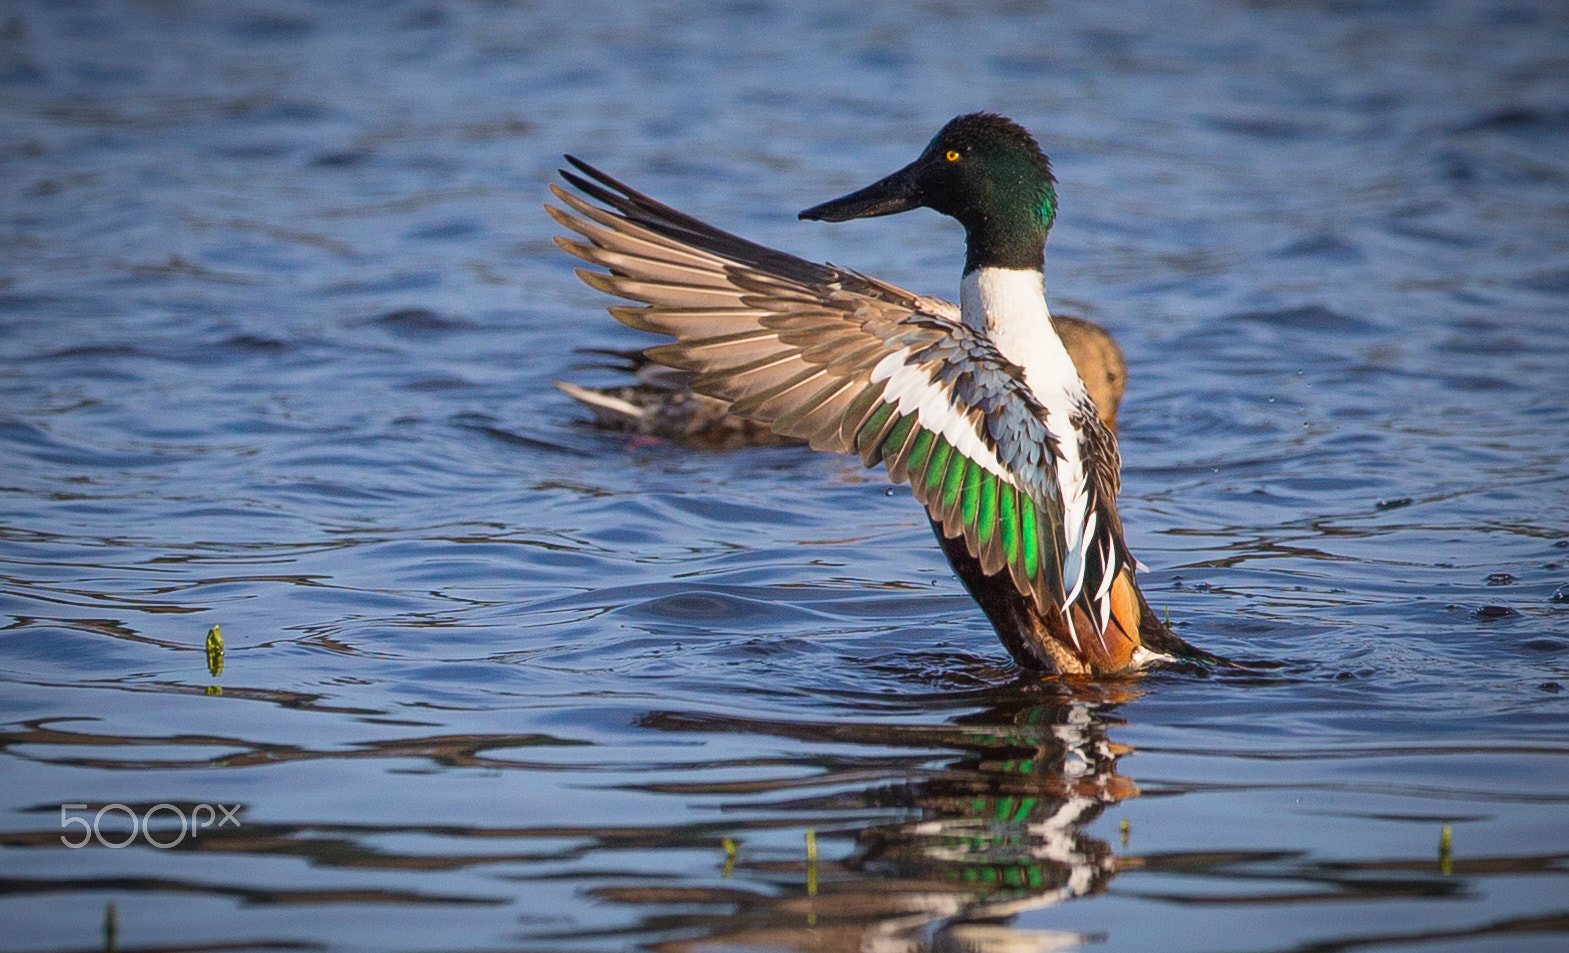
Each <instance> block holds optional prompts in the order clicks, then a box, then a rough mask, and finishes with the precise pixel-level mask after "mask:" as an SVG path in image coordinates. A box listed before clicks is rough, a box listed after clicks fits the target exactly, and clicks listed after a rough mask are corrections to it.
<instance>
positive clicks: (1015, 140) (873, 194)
mask: <svg viewBox="0 0 1569 953" xmlns="http://www.w3.org/2000/svg"><path fill="white" fill-rule="evenodd" d="M1056 185H1057V180H1056V179H1055V178H1053V177H1052V174H1051V163H1050V162H1048V161H1047V159H1046V156H1045V154H1044V153H1042V152H1041V147H1040V146H1039V145H1038V144H1037V143H1036V142H1035V138H1034V137H1033V136H1031V135H1030V134H1029V133H1028V132H1027V131H1025V129H1024V127H1023V126H1020V125H1019V124H1018V123H1016V122H1014V121H1013V120H1011V119H1006V118H1004V117H1002V116H999V115H996V114H995V113H970V114H969V115H966V116H960V117H958V118H957V119H953V120H951V121H949V123H948V124H947V125H946V126H943V127H942V131H941V132H939V133H937V136H936V138H934V139H932V141H931V142H930V143H929V144H927V146H926V149H925V151H923V152H922V153H921V155H920V157H919V158H917V159H916V160H915V161H914V162H912V163H910V164H909V165H907V166H905V167H904V168H902V169H900V170H899V171H898V172H895V173H894V174H892V175H890V176H888V177H886V178H884V179H882V180H881V181H878V182H874V183H872V184H871V185H868V186H867V187H866V188H864V189H861V190H860V191H858V192H852V193H850V194H849V195H846V196H844V197H843V198H838V199H834V200H833V201H831V202H824V203H823V204H821V205H814V206H812V207H811V208H809V209H807V210H806V211H804V212H802V213H801V218H806V219H816V220H818V221H824V222H843V221H848V220H849V219H852V218H871V217H873V216H876V215H892V214H894V213H895V212H907V211H909V210H910V209H913V208H923V207H924V208H931V209H936V210H937V211H939V212H941V213H943V214H944V215H951V216H953V217H954V218H956V219H958V220H959V222H960V224H962V225H963V226H964V232H965V239H966V244H967V246H968V254H967V255H966V259H965V264H964V270H965V271H966V272H970V271H973V270H975V269H976V268H981V267H996V268H1039V267H1041V262H1042V260H1043V258H1044V256H1045V252H1046V233H1047V232H1048V231H1050V230H1051V224H1052V221H1053V220H1055V219H1056V217H1057V189H1056Z"/></svg>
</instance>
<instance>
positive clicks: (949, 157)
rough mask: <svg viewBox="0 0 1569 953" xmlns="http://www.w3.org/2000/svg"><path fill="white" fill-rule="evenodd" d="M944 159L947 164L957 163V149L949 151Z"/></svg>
mask: <svg viewBox="0 0 1569 953" xmlns="http://www.w3.org/2000/svg"><path fill="white" fill-rule="evenodd" d="M944 158H946V159H947V160H948V161H949V162H958V161H959V151H958V150H957V149H949V150H948V154H947V155H946V156H944Z"/></svg>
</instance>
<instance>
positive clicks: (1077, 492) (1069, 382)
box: [959, 268, 1091, 601]
mask: <svg viewBox="0 0 1569 953" xmlns="http://www.w3.org/2000/svg"><path fill="white" fill-rule="evenodd" d="M959 308H960V313H961V315H962V316H963V320H964V323H965V324H968V325H969V326H970V327H972V328H975V329H976V330H978V331H981V332H982V333H984V334H985V335H986V337H987V338H988V339H990V341H991V342H992V345H993V346H994V347H996V348H997V350H998V352H999V353H1001V354H1002V356H1003V357H1005V358H1007V359H1008V360H1009V361H1012V362H1013V363H1014V364H1017V365H1018V366H1019V367H1020V368H1022V369H1023V371H1024V382H1025V384H1026V385H1027V386H1028V387H1029V388H1030V391H1031V392H1032V393H1033V394H1034V395H1035V399H1036V400H1038V401H1040V403H1041V405H1042V406H1043V407H1045V408H1046V428H1047V429H1048V430H1050V431H1051V433H1052V436H1054V437H1056V438H1057V440H1058V442H1059V443H1060V445H1061V447H1062V453H1063V456H1064V457H1066V458H1067V459H1065V460H1064V461H1062V463H1061V464H1060V465H1059V466H1058V467H1057V483H1058V486H1059V487H1060V489H1061V491H1062V502H1063V510H1064V512H1063V535H1064V539H1063V542H1064V543H1065V544H1066V548H1067V552H1066V555H1065V557H1064V559H1063V585H1064V588H1065V589H1066V590H1067V593H1068V599H1069V600H1070V601H1071V600H1072V599H1073V597H1074V596H1076V595H1077V594H1078V590H1079V588H1080V586H1081V585H1082V584H1083V578H1084V558H1083V557H1084V544H1085V536H1086V532H1085V531H1086V529H1088V528H1090V527H1087V526H1086V522H1087V520H1088V519H1089V517H1090V515H1091V514H1090V513H1089V479H1088V475H1087V474H1086V473H1085V461H1084V459H1083V454H1082V452H1081V448H1080V446H1079V434H1078V431H1077V430H1076V429H1075V428H1074V426H1073V423H1072V418H1073V414H1074V413H1075V411H1077V410H1078V408H1079V406H1080V405H1081V404H1083V403H1085V402H1086V401H1088V400H1089V397H1088V395H1087V394H1086V393H1085V390H1084V382H1083V381H1082V380H1080V379H1079V371H1078V368H1076V367H1074V365H1073V359H1072V358H1070V357H1069V356H1068V350H1067V348H1065V347H1063V345H1062V339H1061V338H1059V337H1058V336H1057V332H1056V331H1055V330H1054V329H1053V328H1052V324H1051V315H1050V313H1049V312H1048V311H1047V310H1046V278H1045V276H1044V275H1042V274H1041V272H1040V271H1038V270H1036V269H1033V268H1030V269H1012V268H977V269H976V270H975V271H972V272H970V273H969V274H967V275H965V276H964V284H963V285H962V286H961V287H960V290H959Z"/></svg>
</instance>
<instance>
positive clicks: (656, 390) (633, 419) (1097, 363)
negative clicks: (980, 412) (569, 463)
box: [555, 314, 1128, 449]
mask: <svg viewBox="0 0 1569 953" xmlns="http://www.w3.org/2000/svg"><path fill="white" fill-rule="evenodd" d="M1051 319H1052V323H1053V324H1054V325H1055V326H1056V328H1057V336H1058V337H1060V338H1062V343H1063V346H1064V347H1066V348H1067V349H1068V357H1069V359H1071V360H1072V361H1073V366H1074V367H1076V368H1078V371H1079V377H1080V379H1082V380H1083V381H1084V388H1085V390H1087V391H1089V395H1090V400H1091V401H1093V402H1094V404H1095V410H1096V411H1097V412H1098V413H1099V414H1100V419H1101V423H1104V424H1105V425H1106V429H1107V430H1110V431H1112V432H1114V433H1115V432H1116V430H1117V408H1118V407H1119V406H1121V404H1122V395H1123V393H1124V391H1126V389H1127V385H1128V365H1127V361H1126V359H1125V358H1124V357H1123V354H1122V348H1120V347H1118V346H1117V340H1116V338H1113V337H1112V336H1111V333H1110V332H1108V331H1107V330H1106V329H1105V328H1103V327H1101V326H1100V325H1098V324H1096V323H1095V322H1093V321H1086V320H1085V319H1083V318H1075V317H1073V316H1071V315H1066V314H1054V315H1052V316H1051ZM580 353H584V354H593V355H596V356H598V357H600V358H602V359H603V360H600V361H598V362H595V363H593V364H591V365H588V366H591V367H598V368H601V369H607V370H614V371H620V372H622V373H624V374H629V375H631V377H632V381H631V382H630V383H626V384H620V385H617V386H614V387H584V386H582V385H581V384H573V383H571V382H569V381H555V385H556V388H557V389H559V390H560V391H561V392H562V393H564V394H566V395H567V396H569V397H571V398H573V399H574V400H576V401H578V402H579V403H582V404H583V405H584V406H586V407H588V409H589V410H591V411H593V413H594V419H595V421H596V422H597V423H598V424H599V425H600V426H601V427H605V428H607V429H610V430H617V431H623V432H627V433H634V434H638V435H640V436H645V437H656V438H659V439H661V440H672V441H675V442H677V443H682V444H690V445H694V446H699V447H706V448H712V449H734V448H737V447H757V446H769V445H773V444H780V443H805V441H804V440H797V439H796V438H793V437H787V436H784V435H783V434H780V433H777V432H776V431H775V430H774V429H773V428H772V427H770V426H769V425H767V424H765V423H762V422H761V421H757V420H753V419H751V418H748V417H742V416H739V415H737V414H736V413H734V412H733V411H732V410H731V409H730V404H729V402H728V401H723V400H720V399H718V398H717V397H709V396H708V395H707V394H699V393H698V392H696V391H694V390H693V389H692V377H693V374H692V372H691V371H685V370H681V369H679V368H674V367H669V366H667V365H664V364H660V363H658V362H656V361H654V360H653V359H652V358H650V357H649V356H648V355H647V354H646V353H644V352H643V351H632V350H613V349H609V350H607V349H599V348H584V349H582V351H581V352H580Z"/></svg>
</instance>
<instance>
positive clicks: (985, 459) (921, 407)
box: [871, 347, 1017, 486]
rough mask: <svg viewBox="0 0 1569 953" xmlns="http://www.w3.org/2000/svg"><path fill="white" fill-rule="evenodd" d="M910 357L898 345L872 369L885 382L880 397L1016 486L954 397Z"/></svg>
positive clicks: (989, 470) (972, 459) (954, 447)
mask: <svg viewBox="0 0 1569 953" xmlns="http://www.w3.org/2000/svg"><path fill="white" fill-rule="evenodd" d="M909 357H910V349H909V348H907V347H906V348H901V349H899V350H897V351H895V352H893V353H892V354H889V355H888V356H887V357H885V358H883V359H882V360H881V361H878V362H877V366H876V367H874V368H872V378H871V379H872V383H874V384H876V383H878V382H879V381H887V382H888V385H887V387H886V388H885V389H884V390H883V400H885V401H887V402H889V403H897V405H898V409H899V413H901V414H912V413H913V414H915V415H916V418H915V419H916V420H918V421H920V424H921V426H922V427H925V428H926V429H927V430H930V431H931V432H933V433H936V434H941V435H942V437H943V439H945V440H947V441H948V445H949V446H951V447H953V449H955V450H957V451H958V452H959V453H962V454H964V456H966V457H968V458H969V459H970V460H971V461H973V462H974V463H976V464H978V465H980V466H981V467H983V468H984V469H985V470H986V471H987V472H989V473H991V474H993V475H995V476H997V477H1000V478H1001V479H1003V480H1005V481H1007V482H1008V483H1009V484H1010V485H1014V486H1017V483H1016V482H1015V481H1014V478H1013V476H1012V474H1010V473H1008V471H1007V470H1005V469H1003V466H1002V463H1001V462H1000V461H999V460H998V459H997V454H996V453H994V452H992V449H991V448H990V447H988V446H986V444H985V443H984V442H982V440H981V437H980V435H979V434H977V433H976V432H975V425H974V424H972V423H971V422H970V421H969V420H968V419H966V418H965V417H964V416H963V415H962V414H960V413H959V411H958V410H957V409H955V407H954V406H953V398H952V397H951V396H950V395H949V394H948V393H947V392H946V391H944V390H943V389H942V388H941V387H938V386H937V385H936V384H934V383H933V382H932V378H931V374H930V373H929V372H928V371H926V370H925V369H924V368H922V367H920V366H919V365H911V364H907V363H905V362H906V361H907V360H909Z"/></svg>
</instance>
